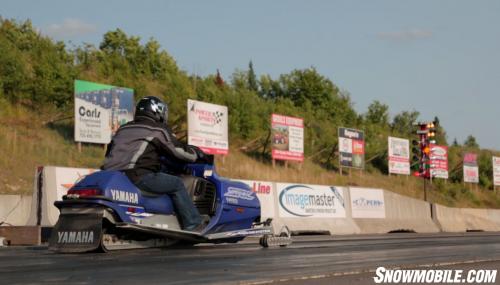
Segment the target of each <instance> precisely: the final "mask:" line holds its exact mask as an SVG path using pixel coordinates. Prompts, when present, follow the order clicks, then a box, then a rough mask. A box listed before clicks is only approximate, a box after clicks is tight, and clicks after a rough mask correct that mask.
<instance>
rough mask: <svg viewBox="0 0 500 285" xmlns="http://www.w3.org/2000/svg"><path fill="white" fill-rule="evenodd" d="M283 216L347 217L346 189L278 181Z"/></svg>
mask: <svg viewBox="0 0 500 285" xmlns="http://www.w3.org/2000/svg"><path fill="white" fill-rule="evenodd" d="M276 189H277V193H278V205H279V215H280V217H282V218H345V216H346V213H345V202H344V189H343V188H338V187H334V186H324V185H303V184H285V183H276Z"/></svg>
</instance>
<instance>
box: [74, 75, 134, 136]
mask: <svg viewBox="0 0 500 285" xmlns="http://www.w3.org/2000/svg"><path fill="white" fill-rule="evenodd" d="M74 95H75V141H77V142H89V143H100V144H107V143H109V142H110V141H111V137H112V135H113V134H114V133H115V132H116V131H117V130H118V128H119V127H120V126H121V125H123V124H125V123H127V122H129V121H131V120H133V119H134V90H132V89H129V88H122V87H116V86H111V85H106V84H99V83H94V82H88V81H82V80H75V94H74Z"/></svg>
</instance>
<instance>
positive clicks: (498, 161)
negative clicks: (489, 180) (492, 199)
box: [492, 156, 500, 186]
mask: <svg viewBox="0 0 500 285" xmlns="http://www.w3.org/2000/svg"><path fill="white" fill-rule="evenodd" d="M492 160H493V185H495V186H500V157H496V156H494V157H493V159H492Z"/></svg>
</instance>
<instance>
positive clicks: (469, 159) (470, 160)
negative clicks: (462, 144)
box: [464, 152, 477, 166]
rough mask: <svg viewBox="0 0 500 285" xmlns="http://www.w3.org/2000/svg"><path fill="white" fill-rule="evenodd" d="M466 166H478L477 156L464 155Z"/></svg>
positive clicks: (471, 154)
mask: <svg viewBox="0 0 500 285" xmlns="http://www.w3.org/2000/svg"><path fill="white" fill-rule="evenodd" d="M464 165H469V166H477V154H475V153H472V152H467V153H465V154H464Z"/></svg>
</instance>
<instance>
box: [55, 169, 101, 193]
mask: <svg viewBox="0 0 500 285" xmlns="http://www.w3.org/2000/svg"><path fill="white" fill-rule="evenodd" d="M95 171H98V170H97V169H88V168H68V167H55V174H56V175H55V179H56V193H57V196H56V200H58V201H59V200H62V197H63V196H64V195H66V193H67V192H68V190H69V189H70V188H71V187H73V185H75V183H77V182H78V181H80V180H81V179H82V178H83V177H85V175H89V174H91V173H93V172H95ZM47 190H49V189H47Z"/></svg>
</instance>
